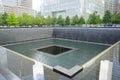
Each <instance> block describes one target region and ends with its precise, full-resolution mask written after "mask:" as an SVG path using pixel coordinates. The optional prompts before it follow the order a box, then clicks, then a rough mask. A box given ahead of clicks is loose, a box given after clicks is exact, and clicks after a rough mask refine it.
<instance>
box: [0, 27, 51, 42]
mask: <svg viewBox="0 0 120 80" xmlns="http://www.w3.org/2000/svg"><path fill="white" fill-rule="evenodd" d="M52 33H53V28H8V29H0V44H7V43H13V42H19V41H27V40H36V39H43V38H51V37H52Z"/></svg>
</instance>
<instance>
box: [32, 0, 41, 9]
mask: <svg viewBox="0 0 120 80" xmlns="http://www.w3.org/2000/svg"><path fill="white" fill-rule="evenodd" d="M32 3H33V4H32V5H33V9H34V10H37V11H39V9H40V5H41V0H32Z"/></svg>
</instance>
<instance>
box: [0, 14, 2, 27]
mask: <svg viewBox="0 0 120 80" xmlns="http://www.w3.org/2000/svg"><path fill="white" fill-rule="evenodd" d="M0 25H2V14H0Z"/></svg>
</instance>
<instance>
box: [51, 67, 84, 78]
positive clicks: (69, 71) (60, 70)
mask: <svg viewBox="0 0 120 80" xmlns="http://www.w3.org/2000/svg"><path fill="white" fill-rule="evenodd" d="M82 70H83V67H81V66H79V65H76V66H74V67H73V68H71V69H66V68H64V67H61V66H59V65H58V66H55V67H54V68H53V71H55V72H57V73H60V74H62V75H64V76H66V77H68V78H72V77H74V76H75V75H77V74H78V73H79V72H81V71H82Z"/></svg>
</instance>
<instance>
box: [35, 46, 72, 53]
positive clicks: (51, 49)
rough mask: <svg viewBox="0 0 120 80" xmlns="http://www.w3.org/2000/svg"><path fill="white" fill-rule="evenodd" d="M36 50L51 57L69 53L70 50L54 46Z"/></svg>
mask: <svg viewBox="0 0 120 80" xmlns="http://www.w3.org/2000/svg"><path fill="white" fill-rule="evenodd" d="M37 50H38V51H42V52H45V53H48V54H52V55H58V54H60V53H64V52H67V51H70V50H72V49H70V48H67V47H61V46H56V45H54V46H49V47H45V48H40V49H37Z"/></svg>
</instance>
